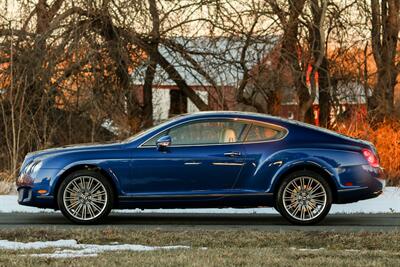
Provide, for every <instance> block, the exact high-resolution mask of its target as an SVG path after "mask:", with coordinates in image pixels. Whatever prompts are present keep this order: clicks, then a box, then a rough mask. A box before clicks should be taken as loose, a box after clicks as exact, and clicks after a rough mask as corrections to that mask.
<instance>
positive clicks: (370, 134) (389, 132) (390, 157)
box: [338, 120, 400, 185]
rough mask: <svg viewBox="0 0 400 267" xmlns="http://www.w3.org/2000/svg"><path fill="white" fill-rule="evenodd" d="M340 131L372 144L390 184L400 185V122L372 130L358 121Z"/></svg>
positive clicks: (387, 122) (383, 124)
mask: <svg viewBox="0 0 400 267" xmlns="http://www.w3.org/2000/svg"><path fill="white" fill-rule="evenodd" d="M338 131H339V132H341V133H343V134H346V135H348V136H352V137H356V138H361V139H364V140H368V141H370V142H372V143H373V144H374V145H375V147H376V149H377V150H378V153H379V157H380V161H381V165H382V167H383V168H384V169H385V172H386V175H387V179H388V182H389V184H392V185H399V184H400V121H397V120H396V121H386V122H383V123H380V124H379V125H377V126H376V127H374V128H372V127H371V126H370V125H369V124H368V123H367V122H366V121H365V120H357V121H353V122H352V123H348V124H344V125H342V127H339V129H338Z"/></svg>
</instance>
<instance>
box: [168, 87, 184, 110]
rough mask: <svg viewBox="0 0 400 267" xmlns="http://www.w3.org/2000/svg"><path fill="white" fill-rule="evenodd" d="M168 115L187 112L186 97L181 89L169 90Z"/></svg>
mask: <svg viewBox="0 0 400 267" xmlns="http://www.w3.org/2000/svg"><path fill="white" fill-rule="evenodd" d="M169 93H170V99H171V103H170V106H169V117H173V116H176V115H179V114H182V113H186V112H187V98H186V96H185V94H183V93H182V91H181V90H179V89H178V90H170V91H169Z"/></svg>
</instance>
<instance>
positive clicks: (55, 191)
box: [53, 164, 118, 203]
mask: <svg viewBox="0 0 400 267" xmlns="http://www.w3.org/2000/svg"><path fill="white" fill-rule="evenodd" d="M81 170H88V171H95V172H98V173H100V174H101V175H102V176H104V177H105V178H106V179H107V180H108V182H109V183H110V185H111V188H112V190H113V192H114V199H113V203H116V201H117V200H118V188H117V185H116V181H115V180H114V179H113V178H112V176H111V175H110V174H109V173H108V172H107V171H106V170H104V169H103V168H101V167H99V166H97V165H95V164H77V165H74V166H71V167H70V168H68V169H66V170H65V171H64V172H63V173H61V174H60V175H59V177H58V178H57V180H56V182H55V185H54V189H53V195H54V199H55V200H56V199H57V194H58V190H59V188H60V186H61V183H62V181H63V180H64V179H65V178H66V177H68V175H70V174H71V173H74V172H76V171H81Z"/></svg>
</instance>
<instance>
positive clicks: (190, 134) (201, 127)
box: [143, 120, 248, 146]
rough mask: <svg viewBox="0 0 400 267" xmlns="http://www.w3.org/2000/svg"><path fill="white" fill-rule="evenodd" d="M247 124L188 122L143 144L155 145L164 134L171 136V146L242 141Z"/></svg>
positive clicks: (229, 121)
mask: <svg viewBox="0 0 400 267" xmlns="http://www.w3.org/2000/svg"><path fill="white" fill-rule="evenodd" d="M247 125H248V124H246V123H245V122H241V121H232V120H206V121H196V122H189V123H187V124H183V125H180V126H177V127H175V128H172V129H169V130H167V131H164V132H163V133H161V134H158V135H156V136H155V137H153V138H151V139H150V140H148V141H147V142H146V143H145V144H143V146H155V143H156V141H157V140H158V139H159V138H160V137H161V136H164V135H169V136H171V139H172V142H171V144H172V146H179V145H207V144H224V143H238V142H242V141H243V136H244V134H243V133H244V130H245V129H246V126H247Z"/></svg>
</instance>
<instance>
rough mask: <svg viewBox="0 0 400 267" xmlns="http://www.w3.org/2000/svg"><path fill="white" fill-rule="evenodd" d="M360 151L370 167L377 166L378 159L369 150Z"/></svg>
mask: <svg viewBox="0 0 400 267" xmlns="http://www.w3.org/2000/svg"><path fill="white" fill-rule="evenodd" d="M362 153H363V155H364V158H365V159H366V160H367V161H368V164H369V165H370V166H371V167H375V168H376V167H379V159H378V157H377V156H376V155H375V154H374V153H373V152H372V151H371V150H369V149H363V150H362Z"/></svg>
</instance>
